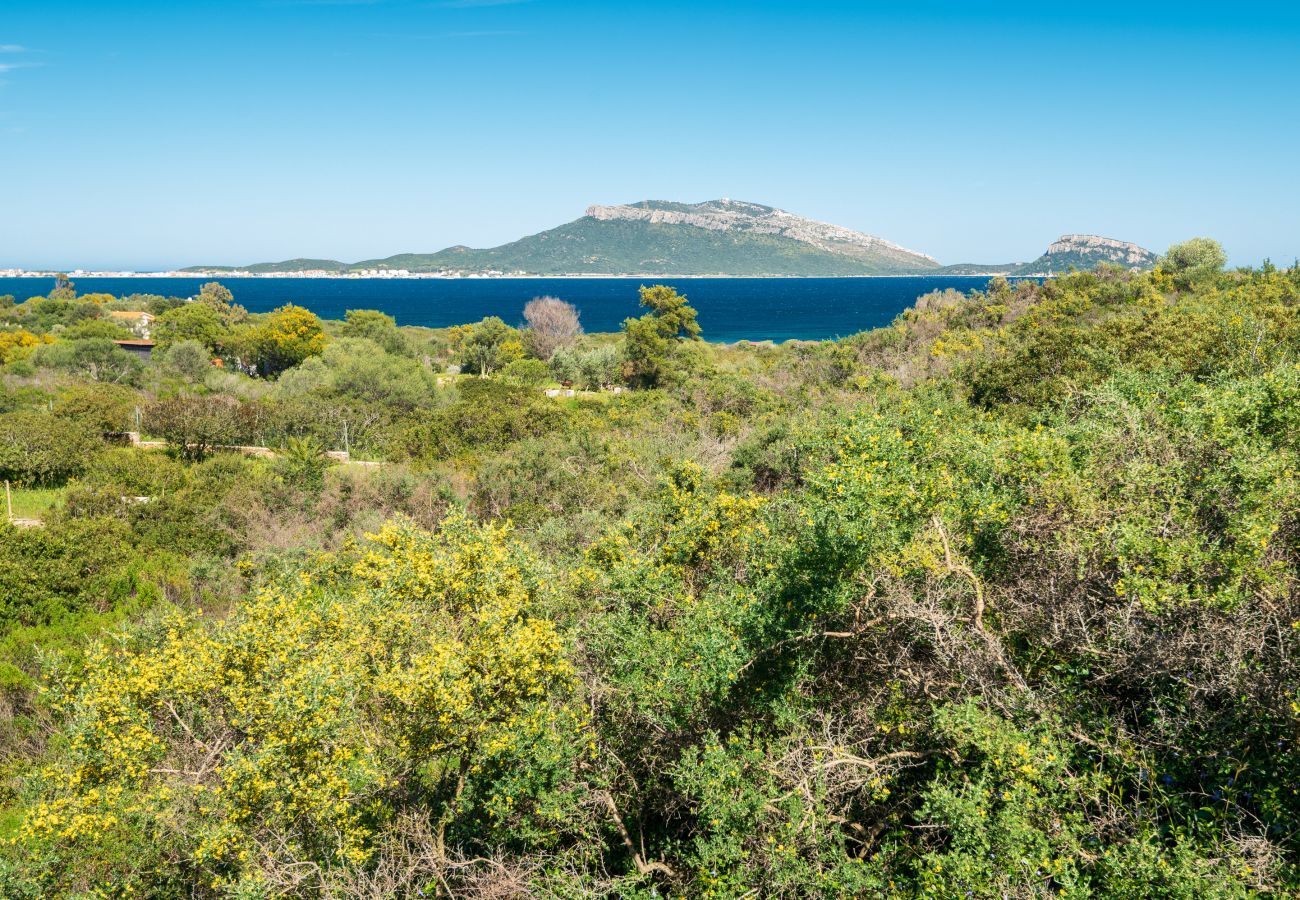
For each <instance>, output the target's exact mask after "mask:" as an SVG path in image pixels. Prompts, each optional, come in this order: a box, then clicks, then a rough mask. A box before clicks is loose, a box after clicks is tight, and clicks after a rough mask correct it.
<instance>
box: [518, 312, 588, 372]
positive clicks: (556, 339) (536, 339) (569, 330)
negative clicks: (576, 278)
mask: <svg viewBox="0 0 1300 900" xmlns="http://www.w3.org/2000/svg"><path fill="white" fill-rule="evenodd" d="M524 321H525V322H527V323H528V331H527V342H528V349H529V350H530V351H531V352H532V354H533V356H536V357H537V358H538V359H540V360H549V359H550V358H551V357H552V356H553V355H554V354H555V351H556V350H559V349H562V348H564V347H570V346H572V345H573V342H574V341H575V340H577V337H578V335H580V334H582V325H581V323H579V321H578V310H577V308H576V307H574V305H573V304H572V303H565V302H564V301H563V300H560V299H559V298H557V297H535V298H533V299H532V300H529V301H528V304H527V305H526V306H525V307H524Z"/></svg>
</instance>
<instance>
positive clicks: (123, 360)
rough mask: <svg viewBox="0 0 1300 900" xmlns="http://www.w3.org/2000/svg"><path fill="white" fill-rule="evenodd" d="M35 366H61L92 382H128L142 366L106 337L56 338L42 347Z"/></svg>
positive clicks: (59, 367) (53, 367)
mask: <svg viewBox="0 0 1300 900" xmlns="http://www.w3.org/2000/svg"><path fill="white" fill-rule="evenodd" d="M34 361H35V362H36V363H37V364H38V365H42V366H46V367H49V368H52V369H63V370H64V371H67V372H73V373H75V374H78V375H82V376H84V377H86V378H89V379H90V380H91V381H107V382H115V383H121V382H127V381H132V380H134V378H135V376H136V374H137V373H139V371H140V369H141V365H140V361H139V360H138V359H136V358H135V357H134V356H132V355H131V354H129V353H127V352H126V351H125V350H123V349H122V348H121V347H119V346H118V345H117V344H115V343H114V342H113V341H112V340H110V339H109V338H103V337H97V338H88V339H86V340H77V341H59V342H58V343H54V344H49V345H47V346H44V347H41V348H40V349H39V350H38V351H37V353H36V357H35V360H34Z"/></svg>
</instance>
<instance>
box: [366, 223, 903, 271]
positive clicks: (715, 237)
mask: <svg viewBox="0 0 1300 900" xmlns="http://www.w3.org/2000/svg"><path fill="white" fill-rule="evenodd" d="M354 268H360V269H368V268H375V269H407V270H409V271H412V272H423V271H438V270H458V271H489V270H495V271H500V272H528V273H531V274H538V275H559V274H600V275H618V274H632V275H640V274H655V275H875V274H887V273H892V272H900V271H904V270H905V267H903V266H899V265H895V264H890V263H887V262H880V261H873V260H871V259H862V258H858V257H854V256H849V255H847V254H844V253H835V252H829V251H826V250H822V249H819V248H817V247H814V246H812V245H811V244H808V243H805V242H803V241H800V240H796V239H794V238H789V237H785V236H783V235H777V234H756V233H753V232H745V231H720V230H716V231H715V230H709V229H705V228H699V227H696V226H693V225H683V224H663V223H656V222H634V221H625V220H615V221H601V220H599V219H595V218H593V217H591V216H584V217H583V218H581V219H578V220H577V221H574V222H570V223H568V224H566V225H561V226H560V227H558V228H552V229H550V230H549V231H543V232H541V233H540V234H534V235H530V236H528V237H526V238H522V239H520V240H518V241H514V242H513V243H509V244H505V245H503V246H500V247H494V248H492V249H489V250H473V249H470V248H468V247H451V248H449V249H447V250H443V251H441V252H439V253H432V254H427V255H426V254H413V253H406V254H401V255H398V256H392V257H388V258H387V259H378V260H366V261H364V262H360V263H357V265H356V266H355V267H354ZM906 268H912V267H906Z"/></svg>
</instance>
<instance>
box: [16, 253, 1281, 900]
mask: <svg viewBox="0 0 1300 900" xmlns="http://www.w3.org/2000/svg"><path fill="white" fill-rule="evenodd" d="M629 252H630V251H629ZM647 252H650V253H653V252H657V251H647ZM235 299H237V298H234V297H231V296H230V295H229V293H228V292H225V291H223V290H221V289H220V288H219V286H210V287H209V288H207V289H205V291H204V294H203V297H202V299H201V300H199V301H196V302H193V303H184V302H181V301H170V300H168V299H166V298H129V299H128V298H116V299H114V298H102V297H91V298H85V297H79V296H77V295H76V294H75V288H74V287H72V286H67V287H65V288H63V289H62V290H61V292H60V293H59V295H58V296H56V297H53V298H35V299H32V300H29V301H27V302H25V303H18V304H11V305H0V366H2V368H0V434H3V436H4V440H3V445H2V446H0V470H3V471H2V472H0V477H3V478H6V479H9V480H10V481H11V482H13V483H14V484H16V485H18V486H19V487H20V488H21V489H23V490H28V489H32V490H36V491H39V492H41V496H42V497H44V498H47V500H48V503H45V502H43V503H42V504H41V505H40V515H41V517H42V518H43V520H44V521H43V525H42V526H41V527H25V528H19V527H14V526H12V525H7V524H3V523H0V699H2V700H3V702H2V703H0V710H2V712H0V896H3V897H6V898H15V900H24V898H45V897H96V896H112V897H118V896H129V895H137V896H149V897H166V898H170V897H176V898H182V897H184V898H208V897H211V898H217V897H239V898H262V897H272V896H278V897H330V898H342V897H356V898H363V897H371V898H373V897H419V896H428V897H433V896H441V897H515V896H542V897H554V898H562V897H563V898H576V897H610V898H614V897H621V898H651V897H667V896H672V897H732V898H742V897H769V896H787V897H802V896H814V897H828V898H829V897H844V896H866V897H890V898H893V897H916V898H920V897H927V898H928V897H952V898H965V897H1036V896H1068V897H1091V896H1096V897H1121V898H1125V897H1127V898H1139V897H1141V898H1145V897H1169V898H1175V897H1189V898H1190V897H1225V898H1226V897H1250V896H1294V895H1296V894H1297V893H1300V865H1298V864H1300V744H1297V740H1298V739H1300V626H1298V623H1300V589H1298V581H1297V579H1298V578H1300V442H1298V440H1297V436H1298V435H1300V268H1291V269H1289V270H1278V269H1276V268H1274V267H1272V266H1271V265H1267V264H1266V265H1265V266H1263V267H1261V268H1258V269H1238V270H1232V271H1224V270H1223V268H1222V255H1221V251H1220V250H1218V248H1217V245H1214V244H1213V243H1212V242H1189V244H1187V245H1182V246H1179V247H1175V248H1172V249H1171V251H1170V253H1169V255H1168V256H1167V257H1165V259H1164V260H1163V261H1162V263H1161V264H1160V265H1159V266H1158V267H1156V269H1155V270H1154V271H1151V272H1144V273H1135V272H1130V271H1127V270H1124V269H1120V268H1116V267H1103V268H1101V269H1099V270H1098V271H1096V272H1087V273H1078V274H1073V275H1067V276H1065V277H1061V278H1058V279H1054V280H1052V281H1050V282H1038V281H1023V282H1018V283H1016V284H1014V285H1013V284H1010V283H1008V282H1007V281H1005V280H1001V279H999V280H995V281H994V282H992V283H991V284H990V285H989V287H988V289H987V290H985V291H976V292H972V293H970V294H965V295H963V294H960V293H957V292H955V291H948V292H943V293H934V294H929V295H926V296H924V297H921V298H918V300H917V303H916V304H915V306H914V307H913V308H912V309H910V310H908V311H907V312H905V313H903V314H902V315H901V316H899V318H898V319H897V320H896V321H895V322H894V323H893V324H892V325H890V326H889V327H886V328H882V329H878V330H875V331H869V332H864V333H862V334H859V335H855V336H853V337H850V338H845V339H843V340H840V341H834V342H830V341H828V342H791V343H789V344H785V345H780V346H774V345H771V344H750V343H743V342H742V343H740V344H736V345H731V346H727V345H717V344H711V343H707V342H705V341H701V340H697V338H698V337H699V327H698V323H697V322H696V321H695V316H694V310H693V309H692V308H691V307H690V305H689V297H683V296H681V295H679V294H677V293H676V292H675V291H673V290H672V289H670V288H666V287H654V286H647V287H646V288H644V289H643V290H642V304H643V307H644V314H643V315H642V316H641V317H638V318H635V319H629V320H628V321H627V322H626V323H625V324H624V327H623V329H622V330H621V331H620V332H619V333H617V334H610V335H587V334H582V333H581V331H580V328H579V327H578V322H577V319H576V313H575V311H573V310H571V309H568V308H566V307H565V306H564V304H562V303H560V302H559V301H554V302H550V301H548V302H546V303H539V304H538V305H537V306H531V305H530V307H531V310H530V312H529V313H528V322H529V327H528V328H525V329H515V328H511V327H510V326H508V325H506V324H505V322H503V321H501V320H500V319H488V320H484V321H483V322H479V323H472V324H466V325H463V326H458V327H456V328H450V329H440V330H429V329H412V328H399V327H398V326H397V325H396V324H395V323H394V322H393V320H392V319H391V318H389V317H387V316H385V315H383V314H382V313H378V312H375V311H354V312H350V313H349V314H348V316H347V320H346V321H344V322H322V321H320V320H318V319H316V318H315V317H314V316H313V315H312V314H311V313H310V312H308V311H306V310H304V309H301V308H299V307H292V306H290V307H285V308H283V309H280V310H277V311H275V312H272V313H267V314H263V315H251V314H248V313H247V312H246V311H244V310H242V309H241V308H240V307H239V306H238V305H237V304H235V303H234V302H233V301H234V300H235ZM132 305H135V306H138V307H140V308H144V307H148V308H153V309H157V310H160V311H161V314H160V316H159V320H158V322H157V323H156V325H157V329H158V330H157V333H158V337H159V347H158V349H157V350H156V351H155V354H154V356H153V358H152V359H150V360H149V361H147V362H141V361H139V360H136V359H134V358H133V357H127V356H125V354H122V353H121V351H120V350H118V349H117V347H116V345H115V344H114V343H113V338H114V337H115V336H117V335H118V333H119V332H115V331H113V329H116V328H118V326H116V325H114V324H113V323H112V322H110V321H108V320H107V317H106V316H105V315H104V312H105V310H106V309H108V308H113V307H114V306H118V307H120V306H132ZM538 348H546V349H545V351H544V353H543V352H539V351H538ZM543 356H544V357H545V358H542V357H543ZM214 360H215V361H219V362H220V365H216V364H214ZM565 382H568V383H569V385H570V387H569V388H565V387H564V383H565ZM567 390H573V392H574V393H573V395H572V396H570V395H568V394H567V393H566V391H567ZM137 423H138V425H139V430H140V431H141V432H142V436H143V437H144V438H145V439H149V438H155V439H158V440H161V441H163V442H164V443H165V445H166V446H165V448H153V449H150V448H143V447H135V446H131V445H130V444H129V443H122V440H123V439H122V438H121V437H120V434H119V433H120V432H125V431H134V430H136V425H137ZM242 444H254V445H258V446H262V447H267V448H270V450H271V451H272V452H271V454H270V455H267V454H260V455H253V454H248V453H243V452H239V451H236V450H233V449H231V447H232V445H242ZM345 445H346V447H347V448H348V449H350V450H351V451H352V457H351V460H350V461H348V462H340V461H338V460H336V459H333V458H329V457H326V456H325V455H324V451H326V450H342V449H344V446H345ZM4 448H9V449H4ZM38 451H39V452H38ZM359 461H365V462H373V463H378V464H376V465H361V464H359Z"/></svg>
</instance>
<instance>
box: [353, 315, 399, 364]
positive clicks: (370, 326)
mask: <svg viewBox="0 0 1300 900" xmlns="http://www.w3.org/2000/svg"><path fill="white" fill-rule="evenodd" d="M344 318H345V321H344V323H343V328H342V329H340V333H341V334H342V336H343V337H354V338H366V339H367V340H371V341H374V342H375V343H376V344H378V345H379V346H380V347H383V348H384V350H385V351H386V352H388V353H396V354H402V355H409V354H410V349H409V348H408V347H407V344H406V339H405V338H403V337H402V333H401V332H400V331H398V330H397V320H396V319H394V318H393V317H392V316H390V315H387V314H385V313H381V312H380V311H379V310H377V309H349V310H348V311H347V313H346V315H345V317H344Z"/></svg>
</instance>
